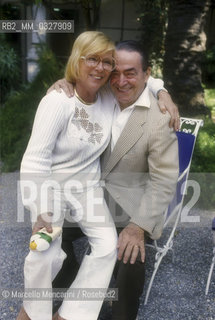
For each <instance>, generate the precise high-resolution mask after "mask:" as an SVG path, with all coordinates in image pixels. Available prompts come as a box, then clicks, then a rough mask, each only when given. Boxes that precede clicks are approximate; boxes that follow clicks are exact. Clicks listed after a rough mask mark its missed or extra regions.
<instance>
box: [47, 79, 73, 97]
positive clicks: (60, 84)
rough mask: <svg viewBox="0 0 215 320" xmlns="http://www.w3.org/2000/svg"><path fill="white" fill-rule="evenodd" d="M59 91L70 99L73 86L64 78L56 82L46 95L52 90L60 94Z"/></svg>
mask: <svg viewBox="0 0 215 320" xmlns="http://www.w3.org/2000/svg"><path fill="white" fill-rule="evenodd" d="M61 89H63V91H64V92H65V93H66V95H67V96H68V97H69V98H70V97H73V96H74V86H73V84H72V83H70V82H68V81H67V80H66V79H65V78H63V79H60V80H58V81H56V82H55V83H54V84H53V85H52V86H51V87H50V88H49V89H48V90H47V92H46V94H48V93H49V92H51V91H52V90H56V91H57V92H61Z"/></svg>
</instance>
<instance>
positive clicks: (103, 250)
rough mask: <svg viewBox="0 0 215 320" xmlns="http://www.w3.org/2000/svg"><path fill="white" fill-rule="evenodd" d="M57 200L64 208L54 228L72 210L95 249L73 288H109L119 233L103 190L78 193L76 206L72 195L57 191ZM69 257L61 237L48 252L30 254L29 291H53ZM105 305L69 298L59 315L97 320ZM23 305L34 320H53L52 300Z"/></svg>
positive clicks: (74, 319)
mask: <svg viewBox="0 0 215 320" xmlns="http://www.w3.org/2000/svg"><path fill="white" fill-rule="evenodd" d="M56 198H58V200H59V201H58V203H61V207H59V210H58V212H57V214H58V215H59V216H58V218H57V219H56V220H55V221H54V223H53V225H58V226H62V225H63V221H64V217H65V211H66V210H68V209H71V210H72V217H73V219H74V220H76V221H77V222H78V224H79V226H80V228H81V229H82V231H83V232H84V233H85V235H86V236H87V237H88V241H89V243H90V247H91V253H90V254H89V255H87V254H86V255H85V257H84V258H83V261H82V263H81V266H80V269H79V272H78V274H77V276H76V279H75V280H74V282H73V283H72V285H71V287H70V288H71V289H73V288H86V289H87V288H92V289H96V288H103V289H107V288H108V285H109V282H110V279H111V275H112V272H113V268H114V265H115V261H116V257H117V253H116V245H117V233H116V229H115V225H114V222H113V221H112V218H111V215H110V212H109V210H108V208H107V205H106V203H105V200H104V195H103V190H102V188H100V187H97V188H91V189H90V190H88V191H87V192H85V193H80V194H77V197H76V198H77V200H78V201H77V203H76V204H75V205H74V203H71V202H70V201H68V199H69V195H68V197H65V192H64V194H63V195H62V194H61V193H60V192H56V194H55V200H56ZM62 206H63V207H62ZM55 213H56V211H55ZM54 217H56V214H55V216H54ZM65 257H66V254H65V253H64V251H63V250H62V249H61V237H60V238H58V239H56V240H55V241H54V242H53V243H52V244H51V246H50V248H49V249H48V250H46V251H43V252H36V251H30V252H29V254H28V256H27V257H26V259H25V265H24V278H25V288H26V289H28V288H31V289H32V288H35V289H37V288H47V289H48V288H51V287H52V280H53V279H54V278H55V276H56V275H57V273H58V272H59V270H60V269H61V267H62V264H63V261H64V259H65ZM102 303H103V300H102V299H99V300H96V301H95V300H93V301H92V300H80V301H78V299H75V300H67V299H65V300H64V301H63V304H62V306H61V307H60V309H59V314H60V316H61V317H63V318H64V319H66V320H96V319H97V318H98V315H99V312H100V309H101V306H102ZM23 306H24V309H25V311H26V312H27V314H28V316H29V317H30V318H31V320H51V319H52V300H51V299H50V300H43V301H40V300H27V299H26V300H24V302H23Z"/></svg>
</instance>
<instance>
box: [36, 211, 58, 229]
mask: <svg viewBox="0 0 215 320" xmlns="http://www.w3.org/2000/svg"><path fill="white" fill-rule="evenodd" d="M52 216H53V214H52V212H46V213H42V214H40V215H39V216H38V217H37V221H36V222H35V224H34V226H33V229H32V234H35V233H36V232H38V231H39V230H41V229H42V228H46V231H47V232H49V233H52V231H53V230H52Z"/></svg>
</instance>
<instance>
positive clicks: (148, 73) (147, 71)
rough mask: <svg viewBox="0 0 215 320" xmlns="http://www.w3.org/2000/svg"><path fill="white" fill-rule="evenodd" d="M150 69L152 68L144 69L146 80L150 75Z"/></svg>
mask: <svg viewBox="0 0 215 320" xmlns="http://www.w3.org/2000/svg"><path fill="white" fill-rule="evenodd" d="M151 70H152V68H151V67H148V68H147V70H146V77H147V80H148V78H149V76H150V75H151Z"/></svg>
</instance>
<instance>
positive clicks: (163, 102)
mask: <svg viewBox="0 0 215 320" xmlns="http://www.w3.org/2000/svg"><path fill="white" fill-rule="evenodd" d="M158 104H159V107H160V110H161V112H163V113H165V112H166V110H167V111H168V112H169V114H170V115H171V119H170V123H169V126H170V128H174V129H175V131H178V130H179V128H180V115H179V111H178V107H177V106H176V105H175V104H174V102H173V101H172V98H171V96H170V94H169V93H168V92H166V91H164V90H160V91H159V92H158Z"/></svg>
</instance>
